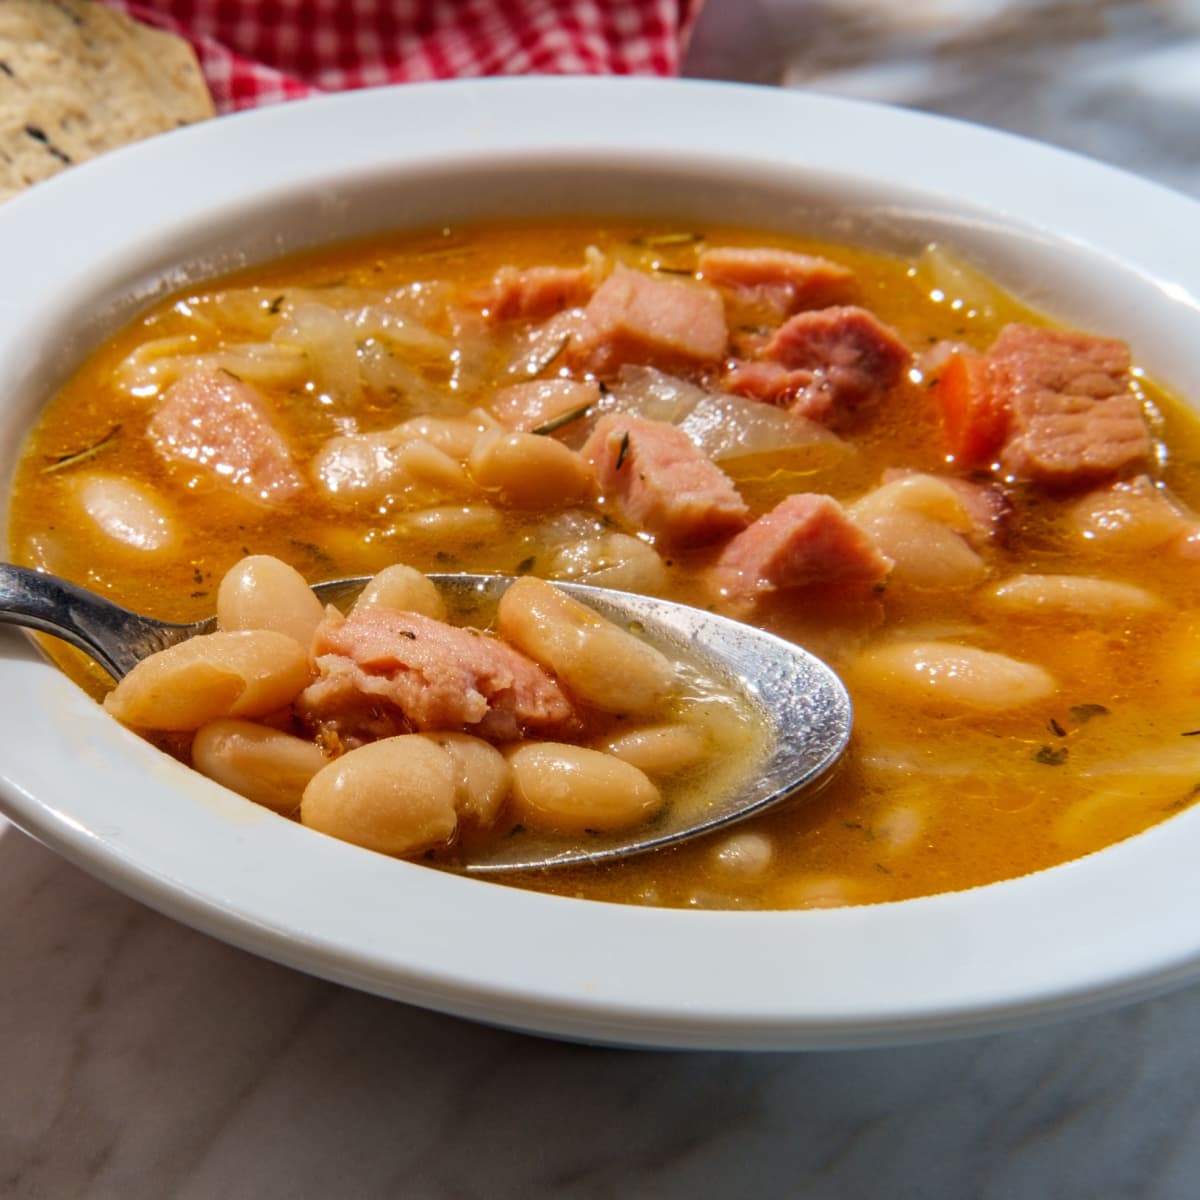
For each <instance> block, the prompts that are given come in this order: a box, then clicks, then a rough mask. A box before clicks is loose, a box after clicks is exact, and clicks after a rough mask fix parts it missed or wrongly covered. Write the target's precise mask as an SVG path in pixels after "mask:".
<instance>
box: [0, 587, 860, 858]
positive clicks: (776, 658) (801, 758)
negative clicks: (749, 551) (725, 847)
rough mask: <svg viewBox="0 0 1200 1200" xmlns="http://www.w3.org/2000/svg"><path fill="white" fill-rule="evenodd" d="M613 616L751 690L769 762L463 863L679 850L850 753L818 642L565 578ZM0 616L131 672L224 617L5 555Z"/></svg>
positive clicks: (465, 590) (459, 591)
mask: <svg viewBox="0 0 1200 1200" xmlns="http://www.w3.org/2000/svg"><path fill="white" fill-rule="evenodd" d="M368 578H369V577H364V578H361V579H338V580H333V581H331V582H329V583H320V584H317V585H316V586H315V587H314V589H313V590H314V591H315V592H316V594H317V595H318V596H319V597H320V598H321V600H322V601H324V602H326V603H333V604H337V603H342V604H345V603H347V602H348V601H350V600H351V599H352V598H353V597H354V596H356V595H357V594H358V592H359V591H361V590H362V588H363V586H364V585H365V584H366V583H367V581H368ZM429 578H430V579H432V580H433V582H434V583H435V584H436V585H437V587H438V588H439V590H440V591H441V592H442V594H443V597H444V598H445V599H446V600H447V603H448V604H449V605H450V606H451V608H452V609H453V608H455V607H457V608H459V609H468V608H471V607H479V606H487V605H488V604H492V603H494V602H495V601H497V600H498V599H499V598H500V596H501V595H502V594H503V592H504V590H505V588H507V587H508V585H509V584H510V583H511V582H512V578H511V577H508V576H503V575H431V576H430V577H429ZM556 586H557V587H560V588H562V589H563V591H565V592H568V593H570V594H571V595H572V596H574V597H575V598H576V599H578V600H581V601H583V602H585V603H587V604H588V605H590V606H591V607H592V608H594V609H595V610H596V611H597V612H599V613H600V614H601V615H602V616H604V617H607V618H608V619H609V620H611V621H614V622H616V623H617V624H619V625H621V626H623V627H625V628H633V629H635V630H636V631H637V632H638V633H639V635H640V636H644V637H645V638H646V639H647V640H648V641H650V642H651V643H653V644H654V645H656V646H658V647H659V649H661V650H662V651H663V652H664V653H665V654H667V655H668V657H671V658H674V659H677V660H683V661H690V662H692V663H693V664H695V665H696V667H697V668H698V669H699V670H700V671H702V672H703V673H704V674H705V675H707V676H708V677H709V678H712V679H715V680H716V681H717V682H718V683H719V684H720V685H722V686H723V687H725V688H727V689H728V690H729V691H730V692H736V693H738V694H740V695H742V696H744V697H745V698H746V701H747V703H748V704H749V705H750V706H751V707H752V709H753V710H754V711H755V713H756V716H757V717H758V718H759V719H760V720H761V721H762V722H763V724H764V726H765V728H766V731H767V736H766V738H765V739H764V743H763V751H762V755H761V761H760V762H759V763H757V764H755V766H754V769H753V771H752V772H750V773H749V774H748V775H747V776H746V782H745V785H744V786H741V787H739V788H737V789H735V790H733V791H731V792H730V793H729V794H728V795H726V796H724V797H723V798H722V799H721V800H720V801H719V802H717V803H715V804H713V805H710V806H708V807H706V808H705V809H704V810H703V811H701V812H695V811H689V809H688V807H687V806H686V805H671V806H668V807H667V808H666V810H665V811H664V813H663V814H662V816H661V817H659V818H658V819H656V820H655V821H654V822H652V823H651V824H649V825H646V826H644V827H642V828H640V829H636V830H633V831H631V832H629V833H625V834H614V835H603V836H602V835H589V837H588V838H587V840H586V841H585V842H582V843H581V842H579V841H570V842H567V841H565V840H563V841H557V840H555V839H552V838H549V837H545V836H541V837H538V836H535V835H532V834H527V835H520V836H513V837H507V838H503V839H499V840H498V841H497V842H496V843H494V845H492V846H490V847H485V848H482V849H480V850H478V851H475V850H473V851H472V857H471V858H470V860H469V861H466V862H461V863H455V864H454V865H456V866H458V867H460V868H461V869H462V870H464V871H466V872H468V873H472V874H475V873H477V874H488V873H497V872H505V871H529V870H538V869H542V868H545V867H552V866H568V865H572V864H580V863H596V862H605V861H609V860H613V859H618V858H625V857H628V856H630V855H633V854H641V853H644V852H645V851H647V850H654V849H658V848H661V847H664V846H670V845H673V844H675V843H677V842H682V841H685V840H687V839H690V838H694V837H699V836H700V835H702V834H707V833H711V832H712V831H714V830H716V829H720V828H723V827H724V826H727V825H731V824H732V823H733V822H735V821H740V820H742V819H744V818H745V817H748V816H751V815H753V814H755V813H761V812H762V811H763V810H764V809H766V808H769V807H771V806H772V805H775V804H778V803H779V802H780V801H782V800H785V799H787V798H788V797H789V796H792V795H794V794H795V793H796V792H798V791H800V790H801V789H802V788H806V787H811V786H812V785H814V784H815V783H816V782H817V781H818V780H819V779H821V778H822V777H823V776H824V775H826V773H827V772H828V771H829V770H830V768H831V767H833V766H834V764H835V763H836V762H837V761H838V759H839V758H840V757H841V755H842V752H843V751H844V750H845V748H846V745H847V742H848V741H849V737H850V728H851V724H852V719H853V718H852V711H851V706H850V698H849V696H848V694H847V692H846V689H845V687H844V686H843V685H842V682H841V680H840V679H839V678H838V677H837V675H836V674H834V672H833V671H832V670H831V669H830V668H829V667H828V666H826V664H825V663H823V662H822V661H821V660H820V659H818V658H816V657H815V656H814V655H812V654H810V653H809V652H808V651H807V650H803V649H801V648H800V647H799V646H795V645H793V644H792V643H791V642H788V641H785V640H784V639H782V638H778V637H775V636H774V635H773V634H769V633H765V632H763V631H762V630H760V629H755V628H754V627H753V626H751V625H744V624H742V623H741V622H738V621H733V620H730V619H729V618H727V617H721V616H717V615H716V614H715V613H710V612H706V611H704V610H702V609H698V608H693V607H691V606H690V605H686V604H679V603H676V602H674V601H669V600H660V599H657V598H656V597H653V596H640V595H637V594H635V593H632V592H620V591H613V590H611V589H608V588H597V587H589V586H587V585H584V584H575V583H561V582H559V583H556ZM0 623H5V624H12V625H21V626H24V627H25V628H29V629H36V630H40V631H41V632H43V633H49V634H53V635H54V636H55V637H59V638H62V639H63V640H64V641H67V642H70V643H71V644H72V645H73V646H77V647H78V648H79V649H81V650H83V651H84V652H85V653H87V654H89V655H91V656H92V658H94V659H95V660H96V662H98V663H99V664H100V665H101V666H102V667H103V668H104V669H105V670H106V671H107V672H109V674H111V675H112V676H113V677H114V678H115V679H120V678H121V676H122V675H124V674H126V673H127V672H128V671H129V670H131V669H132V668H133V666H134V665H135V664H136V663H137V662H139V661H140V660H141V659H143V658H145V657H146V656H147V655H148V654H152V653H153V652H154V651H156V650H162V649H165V648H166V647H167V646H172V645H174V644H175V643H176V642H181V641H184V640H185V639H186V638H190V637H194V636H196V634H201V633H210V632H212V631H213V630H214V629H215V627H216V618H214V617H210V618H209V619H207V620H205V621H197V622H195V623H193V624H186V625H181V624H173V623H171V622H167V621H157V620H155V619H153V618H152V617H146V616H142V615H141V614H139V613H135V612H130V611H129V610H128V609H125V608H121V607H120V606H119V605H116V604H113V603H112V602H111V601H110V600H106V599H104V598H103V597H102V596H98V595H96V594H95V593H94V592H90V591H88V590H87V589H86V588H81V587H78V586H77V585H76V584H73V583H68V582H67V581H66V580H64V579H59V578H57V577H56V576H53V575H47V574H44V573H42V572H39V571H32V570H29V569H27V568H25V567H16V566H11V565H8V564H5V563H0Z"/></svg>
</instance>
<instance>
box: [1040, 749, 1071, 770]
mask: <svg viewBox="0 0 1200 1200" xmlns="http://www.w3.org/2000/svg"><path fill="white" fill-rule="evenodd" d="M1033 761H1034V762H1039V763H1041V764H1042V766H1044V767H1061V766H1062V765H1063V763H1065V762H1066V761H1067V748H1066V746H1039V747H1038V751H1037V753H1036V754H1035V755H1034V756H1033Z"/></svg>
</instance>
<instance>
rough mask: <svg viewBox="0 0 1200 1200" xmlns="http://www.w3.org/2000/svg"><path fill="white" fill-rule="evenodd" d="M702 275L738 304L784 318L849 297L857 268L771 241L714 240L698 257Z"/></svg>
mask: <svg viewBox="0 0 1200 1200" xmlns="http://www.w3.org/2000/svg"><path fill="white" fill-rule="evenodd" d="M696 265H697V269H698V271H699V274H700V276H701V278H703V279H704V280H705V281H706V282H707V283H711V284H713V285H715V286H716V287H719V288H721V289H723V290H725V291H727V292H730V293H732V299H733V300H734V301H735V302H736V303H737V304H738V305H740V306H744V307H746V308H748V309H760V310H762V311H763V312H764V314H768V315H771V316H774V317H776V319H778V320H782V319H783V318H784V317H787V316H790V315H791V314H792V313H794V312H798V311H799V310H800V309H803V308H824V307H826V306H827V305H830V304H838V303H841V302H843V301H845V300H847V299H848V298H849V296H850V294H851V293H852V292H853V291H854V288H855V276H854V272H853V271H851V270H850V269H849V267H843V266H842V265H841V264H840V263H835V262H833V261H831V260H830V259H828V258H820V257H817V256H816V255H812V254H798V253H796V252H794V251H791V250H776V249H773V248H771V247H767V246H713V247H712V248H711V249H708V250H702V251H701V252H700V255H699V258H698V259H697V264H696Z"/></svg>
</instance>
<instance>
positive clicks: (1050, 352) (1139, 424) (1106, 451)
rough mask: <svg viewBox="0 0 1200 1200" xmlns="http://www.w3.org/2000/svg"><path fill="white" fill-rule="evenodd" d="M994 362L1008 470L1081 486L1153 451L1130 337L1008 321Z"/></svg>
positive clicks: (991, 355)
mask: <svg viewBox="0 0 1200 1200" xmlns="http://www.w3.org/2000/svg"><path fill="white" fill-rule="evenodd" d="M987 363H988V377H989V383H990V386H991V388H992V389H993V391H994V393H995V394H996V395H997V396H998V398H999V400H1000V402H1001V403H1002V404H1003V405H1004V408H1005V411H1006V413H1007V420H1006V424H1007V430H1006V434H1005V437H1004V441H1003V444H1002V445H1001V447H1000V452H999V455H998V461H999V464H1000V469H1001V471H1002V472H1003V473H1004V474H1006V475H1009V476H1011V477H1013V478H1015V479H1022V480H1028V481H1032V482H1037V483H1046V484H1051V485H1055V486H1059V487H1062V486H1074V485H1077V484H1081V483H1088V482H1095V481H1096V480H1098V479H1103V478H1105V477H1106V476H1111V475H1114V474H1116V473H1117V472H1119V471H1121V470H1123V469H1124V468H1126V467H1130V466H1134V465H1137V464H1141V463H1144V462H1146V461H1147V460H1148V459H1149V457H1150V453H1151V443H1150V434H1149V431H1148V430H1147V428H1146V422H1145V419H1144V417H1143V415H1142V408H1141V404H1140V403H1139V401H1138V399H1137V397H1136V396H1135V395H1134V394H1133V392H1132V391H1131V390H1130V386H1129V384H1130V365H1131V364H1130V355H1129V347H1128V346H1127V345H1126V344H1125V343H1124V342H1122V341H1118V340H1116V339H1115V338H1102V337H1093V336H1091V335H1089V334H1085V333H1076V332H1071V331H1066V330H1057V329H1042V328H1039V327H1037V326H1033V325H1006V326H1005V327H1004V328H1003V329H1002V330H1001V331H1000V333H999V335H998V336H997V338H996V340H995V342H994V343H993V344H992V347H991V349H990V350H989V351H988V353H987Z"/></svg>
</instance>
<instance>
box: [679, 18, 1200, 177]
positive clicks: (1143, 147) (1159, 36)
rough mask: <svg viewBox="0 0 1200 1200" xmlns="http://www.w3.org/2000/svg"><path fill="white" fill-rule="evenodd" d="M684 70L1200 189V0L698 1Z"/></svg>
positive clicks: (697, 74)
mask: <svg viewBox="0 0 1200 1200" xmlns="http://www.w3.org/2000/svg"><path fill="white" fill-rule="evenodd" d="M684 73H685V74H687V75H694V76H699V77H702V78H710V79H728V80H740V81H744V82H752V83H769V84H782V85H784V86H787V87H804V88H812V89H815V90H818V91H821V92H828V93H831V94H835V95H841V96H848V97H855V98H859V99H866V100H879V101H886V102H888V103H893V104H901V105H905V106H907V107H911V108H919V109H924V110H926V111H929V112H936V113H946V114H950V115H953V116H957V117H964V118H966V119H968V120H972V121H979V122H981V123H983V124H987V125H993V126H998V127H1000V128H1002V129H1007V130H1010V131H1012V132H1015V133H1020V134H1025V135H1028V136H1031V137H1037V138H1040V139H1041V140H1043V141H1048V142H1053V143H1055V144H1057V145H1061V146H1065V147H1068V148H1069V149H1073V150H1077V151H1080V152H1081V153H1085V154H1089V155H1091V156H1093V157H1095V158H1100V159H1104V160H1105V161H1108V162H1112V163H1115V164H1117V165H1119V166H1122V167H1125V168H1127V169H1129V170H1132V171H1136V172H1138V173H1139V174H1142V175H1146V176H1149V177H1150V178H1153V179H1155V180H1157V181H1159V182H1161V183H1165V184H1168V185H1170V186H1172V187H1175V188H1178V189H1180V190H1183V191H1188V192H1191V193H1192V194H1200V0H903V2H897V0H707V2H706V4H705V5H704V7H703V8H702V9H701V11H700V16H699V19H698V21H697V23H696V26H695V29H694V31H693V35H692V40H691V43H690V46H689V49H688V52H687V57H686V60H685V64H684ZM914 167H915V168H917V169H919V164H914Z"/></svg>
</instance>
